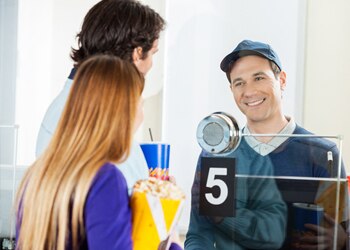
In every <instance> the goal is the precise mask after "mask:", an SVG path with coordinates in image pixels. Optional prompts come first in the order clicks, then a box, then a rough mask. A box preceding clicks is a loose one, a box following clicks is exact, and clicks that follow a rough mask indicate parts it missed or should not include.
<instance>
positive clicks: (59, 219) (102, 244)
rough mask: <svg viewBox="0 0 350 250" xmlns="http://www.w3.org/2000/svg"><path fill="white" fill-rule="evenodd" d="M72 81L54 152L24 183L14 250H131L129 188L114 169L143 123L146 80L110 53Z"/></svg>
mask: <svg viewBox="0 0 350 250" xmlns="http://www.w3.org/2000/svg"><path fill="white" fill-rule="evenodd" d="M74 79H75V80H74V81H75V82H74V84H73V86H72V89H71V92H70V95H69V98H68V101H67V103H66V106H65V109H64V112H63V115H62V117H61V119H60V122H59V125H58V127H57V129H56V131H55V133H54V136H53V138H52V140H51V142H50V144H49V146H48V148H47V149H46V151H45V152H44V154H42V156H41V157H40V158H38V160H37V161H36V162H34V164H33V165H32V166H31V167H30V168H29V169H28V171H27V173H26V175H25V177H24V179H23V181H22V183H21V185H20V188H19V191H18V196H17V201H18V202H17V225H16V226H17V227H16V229H17V230H16V231H17V235H16V236H17V237H16V240H17V246H16V249H21V250H27V249H28V250H34V249H35V250H44V249H45V250H46V249H49V250H51V249H57V250H62V249H123V250H124V249H132V240H131V213H130V208H129V198H128V192H127V184H126V181H125V178H124V177H123V175H122V173H121V172H120V171H119V170H118V168H116V167H115V165H114V164H116V165H118V163H121V162H122V161H124V160H125V159H126V158H127V157H128V154H129V151H130V147H131V143H132V135H133V133H134V130H135V129H136V128H137V127H138V126H139V124H140V123H141V121H142V100H141V98H140V96H141V92H142V90H143V87H144V78H143V76H142V74H141V73H139V71H138V70H137V69H136V67H135V66H134V65H133V64H132V63H129V62H126V61H122V60H121V59H118V58H117V57H114V56H107V55H104V56H95V57H92V58H90V59H88V60H87V61H85V62H84V63H83V64H82V65H81V66H80V67H79V69H78V71H77V75H76V76H75V78H74ZM174 249H176V247H175V248H174Z"/></svg>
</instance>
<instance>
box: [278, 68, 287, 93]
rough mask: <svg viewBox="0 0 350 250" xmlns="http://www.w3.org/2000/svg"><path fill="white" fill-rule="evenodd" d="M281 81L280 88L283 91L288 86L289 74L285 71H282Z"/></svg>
mask: <svg viewBox="0 0 350 250" xmlns="http://www.w3.org/2000/svg"><path fill="white" fill-rule="evenodd" d="M279 81H280V88H281V90H282V91H283V90H284V89H285V88H286V85H287V74H286V72H285V71H283V70H282V71H281V73H280V75H279Z"/></svg>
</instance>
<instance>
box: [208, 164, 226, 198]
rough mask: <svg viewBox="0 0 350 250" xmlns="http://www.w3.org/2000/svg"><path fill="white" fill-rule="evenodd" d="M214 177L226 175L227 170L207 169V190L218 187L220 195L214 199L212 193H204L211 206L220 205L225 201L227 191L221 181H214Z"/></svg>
mask: <svg viewBox="0 0 350 250" xmlns="http://www.w3.org/2000/svg"><path fill="white" fill-rule="evenodd" d="M216 175H227V168H209V173H208V179H207V184H206V186H207V187H208V188H212V187H214V186H218V187H219V188H220V195H219V196H218V197H217V198H215V197H214V196H213V194H212V193H206V194H205V198H206V199H207V201H208V202H209V203H211V204H213V205H220V204H222V203H223V202H224V201H225V200H226V199H227V195H228V190H227V185H226V183H225V182H224V181H223V180H220V179H215V176H216Z"/></svg>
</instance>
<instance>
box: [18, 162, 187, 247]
mask: <svg viewBox="0 0 350 250" xmlns="http://www.w3.org/2000/svg"><path fill="white" fill-rule="evenodd" d="M18 219H19V220H18V221H20V218H18ZM84 224H85V231H86V241H85V242H81V247H80V249H90V250H94V249H110V250H113V249H125V250H128V249H132V239H131V228H132V225H131V209H130V206H129V196H128V191H127V185H126V181H125V178H124V176H123V174H122V173H121V172H120V170H119V169H118V168H116V167H115V166H114V165H113V164H111V163H106V164H104V165H103V166H102V167H101V169H100V170H99V171H98V173H97V175H96V177H95V179H94V181H93V183H92V185H91V188H90V190H89V193H88V196H87V200H86V203H85V207H84ZM17 226H18V224H17ZM18 232H19V227H17V228H16V235H18ZM68 249H72V246H71V245H70V244H68V246H67V250H68ZM170 249H171V250H181V249H182V248H181V247H180V246H179V245H177V244H174V243H173V244H172V245H171V247H170Z"/></svg>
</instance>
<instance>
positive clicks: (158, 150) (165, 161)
mask: <svg viewBox="0 0 350 250" xmlns="http://www.w3.org/2000/svg"><path fill="white" fill-rule="evenodd" d="M140 146H141V149H142V151H143V154H144V156H145V159H146V162H147V166H148V170H149V176H150V177H155V178H158V179H162V180H168V179H169V158H170V145H169V144H167V143H162V142H147V143H141V144H140Z"/></svg>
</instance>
